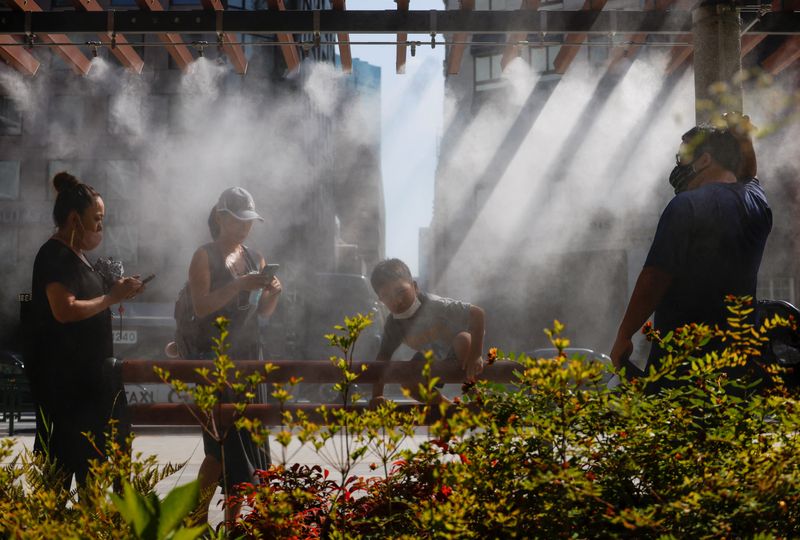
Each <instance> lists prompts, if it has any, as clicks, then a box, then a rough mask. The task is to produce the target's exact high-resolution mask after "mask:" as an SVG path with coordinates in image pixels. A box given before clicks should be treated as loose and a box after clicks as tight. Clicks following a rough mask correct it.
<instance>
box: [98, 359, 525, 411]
mask: <svg viewBox="0 0 800 540" xmlns="http://www.w3.org/2000/svg"><path fill="white" fill-rule="evenodd" d="M109 361H110V362H111V364H112V372H113V373H114V376H115V377H118V381H121V382H122V383H123V384H152V383H160V382H162V381H161V379H159V378H158V376H157V375H156V374H155V371H154V370H153V368H154V367H155V366H158V367H160V368H162V369H165V370H167V371H169V373H170V375H171V377H173V378H175V379H179V380H181V381H183V382H185V383H203V382H205V381H204V380H203V378H202V377H200V375H198V374H197V371H196V370H197V368H202V367H205V368H212V367H213V362H212V361H211V360H138V359H126V360H123V361H120V360H116V359H113V358H112V359H109ZM268 363H269V364H272V365H274V366H275V367H277V368H278V369H277V370H275V371H273V372H271V373H270V374H269V375H268V376H267V381H266V382H267V384H271V383H277V382H280V383H286V382H289V381H290V380H291V379H292V378H293V377H294V378H302V382H303V383H306V384H334V383H336V382H339V381H340V380H341V378H342V374H341V371H340V370H339V369H338V368H337V367H336V366H334V365H333V364H332V363H331V362H330V361H327V360H279V361H258V360H243V361H237V362H235V365H236V369H237V370H239V371H240V372H241V373H242V374H243V375H247V374H250V373H254V372H261V373H263V372H264V365H265V364H268ZM362 364H365V365H366V366H367V369H366V370H365V371H363V372H362V371H361V366H362ZM423 366H424V362H418V361H406V362H402V361H396V362H387V363H385V364H381V363H374V362H366V363H362V362H357V363H354V364H353V366H352V368H351V370H352V371H354V372H355V373H359V374H360V375H359V378H358V381H357V383H358V384H370V383H375V382H376V381H378V380H379V379H380V378H382V379H383V382H384V383H385V384H401V385H404V386H413V387H415V386H416V385H417V384H418V383H419V382H421V381H422V375H421V373H422V368H423ZM519 368H520V366H519V364H517V363H515V362H508V361H502V362H495V363H494V364H492V365H491V366H486V368H485V369H484V371H483V373H482V374H481V375H480V378H481V379H483V380H489V381H493V382H501V383H503V382H505V383H507V382H510V381H512V380H514V375H513V373H514V371H515V370H519ZM431 375H432V376H435V377H439V381H440V382H442V383H455V384H461V383H463V382H464V371H463V370H462V369H461V366H459V365H456V364H453V363H444V362H437V363H434V364H433V366H432V369H431ZM367 398H369V396H367ZM320 405H322V404H321V403H287V404H285V405H283V406H281V405H280V404H272V403H258V404H252V405H248V407H247V410H246V411H245V416H248V417H251V418H259V419H260V420H261V421H262V422H264V423H265V424H267V425H279V424H281V416H282V411H303V412H305V413H306V414H307V415H308V416H309V418H310V419H311V420H312V421H315V422H320V421H322V420H323V418H322V417H321V415H320V414H318V413H317V412H316V409H317V408H318V407H319V406H320ZM325 405H326V406H327V407H328V408H329V409H335V408H341V407H342V406H343V405H342V404H341V403H340V404H325ZM366 407H367V405H366V404H363V403H357V404H352V405H349V406H348V408H349V409H352V410H363V409H365V408H366ZM414 407H417V405H415V404H405V403H404V404H401V405H399V408H400V409H401V410H410V409H413V408H414ZM190 408H191V409H194V410H195V411H196V408H195V406H194V405H187V404H183V403H149V404H133V405H130V406H129V410H130V413H131V418H132V423H133V424H134V425H168V426H170V425H171V426H185V425H193V424H196V423H197V421H196V420H195V417H194V416H193V415H192V411H190ZM432 409H437V408H436V407H433V408H432ZM232 414H233V405H230V404H224V405H222V406H221V408H220V415H221V419H222V420H223V421H225V420H226V419H228V420H229V419H230V417H231V415H232ZM437 414H438V412H437V411H436V410H434V411H432V412H431V415H430V417H429V420H433V419H435V418H436V415H437Z"/></svg>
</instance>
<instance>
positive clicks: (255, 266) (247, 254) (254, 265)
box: [242, 244, 261, 272]
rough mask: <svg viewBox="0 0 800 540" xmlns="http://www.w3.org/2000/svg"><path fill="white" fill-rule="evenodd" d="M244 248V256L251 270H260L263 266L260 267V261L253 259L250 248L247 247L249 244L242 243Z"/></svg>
mask: <svg viewBox="0 0 800 540" xmlns="http://www.w3.org/2000/svg"><path fill="white" fill-rule="evenodd" d="M242 249H243V250H244V258H245V260H246V261H247V266H248V268H249V271H250V272H258V271H259V270H261V268H259V267H258V263H257V262H256V261H255V259H253V256H252V255H251V254H250V250H249V249H247V246H246V245H244V244H242Z"/></svg>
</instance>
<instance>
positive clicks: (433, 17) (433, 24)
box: [430, 9, 436, 49]
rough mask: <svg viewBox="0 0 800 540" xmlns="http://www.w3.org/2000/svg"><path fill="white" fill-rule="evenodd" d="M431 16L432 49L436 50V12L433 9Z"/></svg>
mask: <svg viewBox="0 0 800 540" xmlns="http://www.w3.org/2000/svg"><path fill="white" fill-rule="evenodd" d="M430 14H431V49H435V48H436V10H435V9H432V10H431V11H430Z"/></svg>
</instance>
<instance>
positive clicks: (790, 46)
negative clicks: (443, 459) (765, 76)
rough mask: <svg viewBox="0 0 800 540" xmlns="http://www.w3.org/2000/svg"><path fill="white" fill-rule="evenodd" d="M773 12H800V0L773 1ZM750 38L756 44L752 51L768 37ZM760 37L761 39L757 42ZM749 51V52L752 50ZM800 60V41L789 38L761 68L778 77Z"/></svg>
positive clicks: (794, 37) (795, 38)
mask: <svg viewBox="0 0 800 540" xmlns="http://www.w3.org/2000/svg"><path fill="white" fill-rule="evenodd" d="M772 11H773V12H775V11H782V12H784V13H787V12H791V11H800V0H772ZM745 37H750V38H751V40H752V41H754V42H755V44H754V45H752V46H751V47H750V49H752V48H753V47H755V46H756V45H758V44H759V43H760V42H761V41H762V40H763V39H764V38H765V37H766V36H745ZM758 37H760V38H761V39H758V40H756V38H758ZM750 49H748V51H749V50H750ZM742 54H743V55H744V41H742ZM798 58H800V39H798V37H797V36H791V37H787V38H786V40H785V41H784V42H783V43H782V44H781V45H780V46H779V47H778V48H777V49H776V50H775V51H774V52H773V53H772V54H770V55H769V56H768V57H767V58H766V59H765V60H764V61H763V62H762V63H761V67H762V68H764V70H765V71H767V72H768V73H770V74H772V75H777V74H778V73H780V72H781V71H783V70H784V69H786V68H787V67H789V66H790V65H791V64H793V63H794V62H795V61H796V60H797V59H798Z"/></svg>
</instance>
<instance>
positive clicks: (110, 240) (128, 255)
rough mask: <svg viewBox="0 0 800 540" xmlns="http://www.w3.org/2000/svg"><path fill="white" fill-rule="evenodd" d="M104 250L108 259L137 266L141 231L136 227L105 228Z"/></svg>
mask: <svg viewBox="0 0 800 540" xmlns="http://www.w3.org/2000/svg"><path fill="white" fill-rule="evenodd" d="M104 233H105V234H104V235H103V250H104V251H105V254H106V256H107V257H112V258H114V259H118V260H121V261H124V262H125V263H132V264H136V263H137V262H138V246H139V231H138V229H137V228H136V226H135V225H108V226H106V227H105V228H104Z"/></svg>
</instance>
